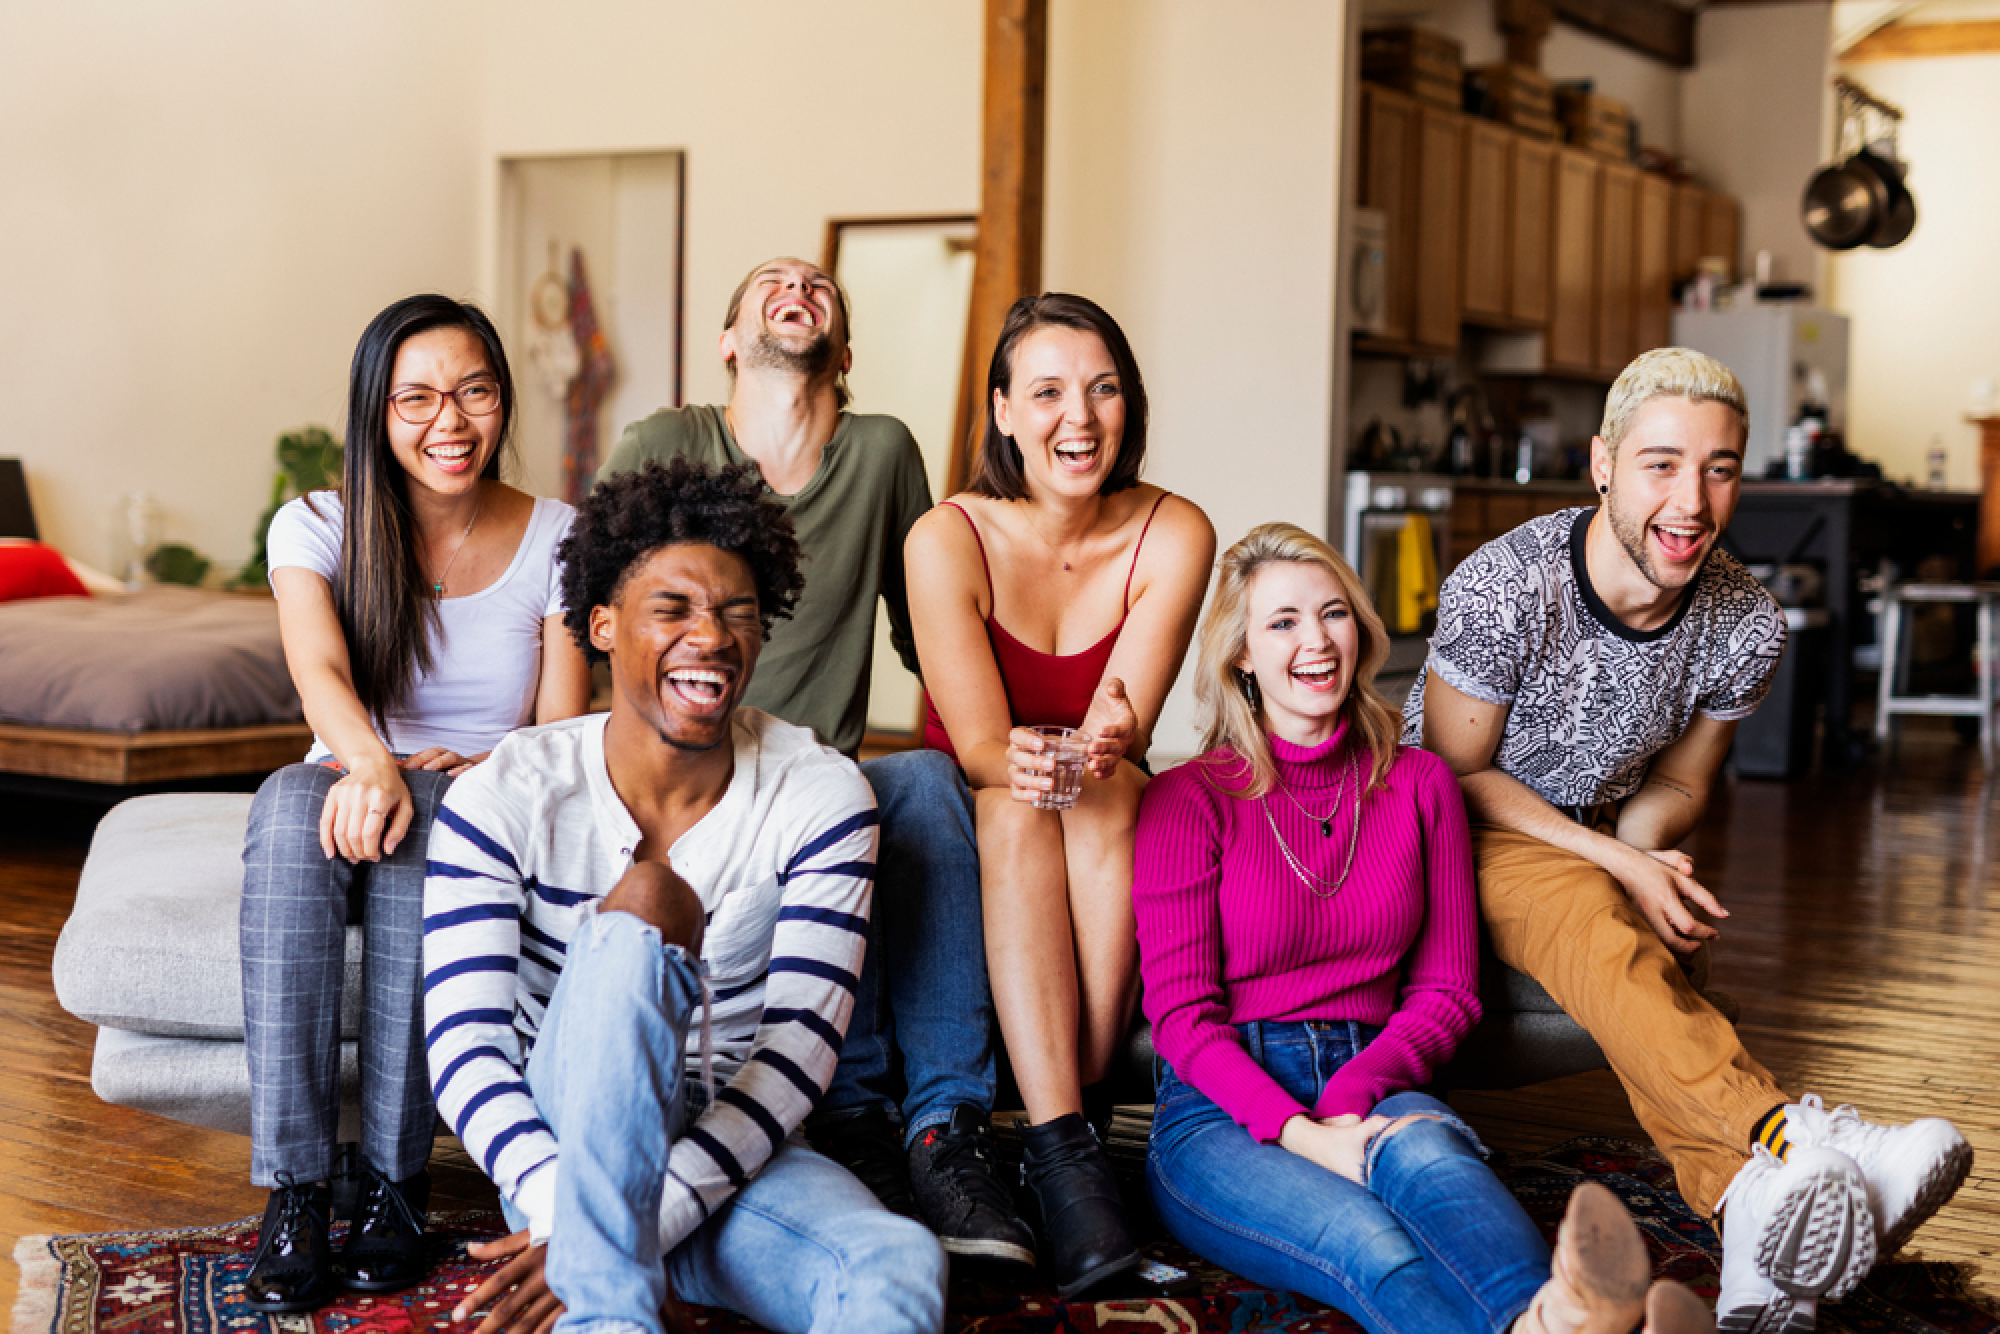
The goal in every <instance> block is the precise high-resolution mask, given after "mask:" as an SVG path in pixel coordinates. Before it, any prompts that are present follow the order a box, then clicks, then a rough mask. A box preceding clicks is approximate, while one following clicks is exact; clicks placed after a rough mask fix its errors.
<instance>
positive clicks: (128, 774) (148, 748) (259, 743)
mask: <svg viewBox="0 0 2000 1334" xmlns="http://www.w3.org/2000/svg"><path fill="white" fill-rule="evenodd" d="M38 535H39V533H38V528H37V525H36V523H35V512H34V507H33V505H32V504H30V503H29V499H28V487H27V477H26V474H25V473H24V471H23V470H22V467H21V462H20V460H19V459H0V537H26V538H29V539H33V538H35V537H37V536H38ZM311 745H312V728H310V727H308V726H306V725H305V724H304V723H303V722H296V723H262V724H259V725H258V726H255V727H204V728H195V729H192V730H187V731H177V732H100V731H95V730H92V729H89V728H81V727H34V726H30V725H26V724H22V723H0V775H7V774H11V775H19V776H21V777H24V778H46V779H55V780H57V781H58V782H74V783H101V784H104V785H106V786H110V787H135V786H139V785H142V784H148V783H177V782H185V781H187V780H190V779H203V778H222V777H238V776H241V775H245V774H260V773H269V772H271V771H272V770H273V769H280V768H283V767H284V766H285V765H287V764H291V763H293V762H294V761H296V760H300V759H303V758H304V757H305V753H306V751H307V749H308V748H309V747H310V746H311Z"/></svg>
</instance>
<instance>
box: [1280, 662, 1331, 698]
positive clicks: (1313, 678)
mask: <svg viewBox="0 0 2000 1334" xmlns="http://www.w3.org/2000/svg"><path fill="white" fill-rule="evenodd" d="M1291 676H1292V679H1293V680H1294V681H1297V682H1298V683H1299V684H1300V685H1302V686H1304V687H1305V688H1306V689H1308V690H1312V691H1327V690H1332V689H1333V688H1334V687H1335V686H1337V685H1339V684H1340V662H1339V660H1338V659H1329V660H1328V661H1326V662H1309V663H1307V664H1306V665H1305V666H1303V667H1294V668H1292V672H1291Z"/></svg>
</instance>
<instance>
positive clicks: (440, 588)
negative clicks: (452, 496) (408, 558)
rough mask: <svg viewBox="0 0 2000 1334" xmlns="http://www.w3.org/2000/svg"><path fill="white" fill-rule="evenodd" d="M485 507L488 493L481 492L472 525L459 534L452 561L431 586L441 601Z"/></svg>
mask: <svg viewBox="0 0 2000 1334" xmlns="http://www.w3.org/2000/svg"><path fill="white" fill-rule="evenodd" d="M485 505H486V493H485V492H484V491H481V492H480V493H479V501H478V503H477V504H475V505H474V506H473V507H472V521H471V523H468V524H466V525H465V531H464V532H463V533H460V534H459V536H458V545H457V546H455V547H453V548H452V549H451V559H450V560H448V561H446V562H445V563H444V568H443V569H442V570H439V571H438V577H437V581H436V582H435V583H433V584H432V585H431V596H432V597H434V598H439V599H442V598H443V597H444V581H445V579H446V578H447V577H448V576H449V575H450V574H451V567H452V566H454V565H456V564H458V553H459V552H461V551H463V550H465V539H466V538H468V537H471V536H472V525H473V524H475V523H478V522H479V511H480V510H481V509H483V508H485Z"/></svg>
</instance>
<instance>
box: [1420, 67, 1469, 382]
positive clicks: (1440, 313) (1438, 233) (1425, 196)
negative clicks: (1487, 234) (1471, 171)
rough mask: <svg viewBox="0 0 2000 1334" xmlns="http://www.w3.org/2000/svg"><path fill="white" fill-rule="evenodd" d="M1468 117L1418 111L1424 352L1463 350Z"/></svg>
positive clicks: (1426, 109)
mask: <svg viewBox="0 0 2000 1334" xmlns="http://www.w3.org/2000/svg"><path fill="white" fill-rule="evenodd" d="M1465 129H1466V118H1465V117H1464V116H1462V115H1459V114H1458V113H1457V112H1454V111H1440V110H1438V109H1437V108H1436V107H1430V106H1419V107H1418V108H1417V180H1416V185H1417V197H1416V201H1415V203H1414V205H1413V207H1412V210H1411V211H1412V212H1413V213H1414V214H1415V219H1414V221H1415V224H1416V226H1415V242H1416V243H1415V247H1414V254H1415V256H1416V272H1415V274H1414V275H1413V278H1414V287H1415V291H1414V292H1413V293H1412V313H1411V326H1410V341H1411V342H1413V343H1415V344H1416V346H1417V348H1418V349H1419V350H1420V351H1426V352H1432V353H1443V354H1445V355H1450V354H1451V353H1452V352H1454V351H1456V350H1457V348H1458V323H1459V283H1458V275H1459V237H1460V234H1461V230H1462V228H1463V225H1464V221H1465V207H1464V202H1463V200H1464V195H1463V189H1464V184H1465V181H1464V177H1465Z"/></svg>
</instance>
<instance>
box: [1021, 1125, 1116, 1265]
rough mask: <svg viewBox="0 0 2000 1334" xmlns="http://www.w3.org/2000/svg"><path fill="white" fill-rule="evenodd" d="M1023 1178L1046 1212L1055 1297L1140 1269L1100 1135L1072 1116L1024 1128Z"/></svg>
mask: <svg viewBox="0 0 2000 1334" xmlns="http://www.w3.org/2000/svg"><path fill="white" fill-rule="evenodd" d="M1021 1175H1022V1177H1023V1178H1024V1179H1025V1180H1026V1181H1027V1183H1028V1185H1029V1187H1031V1188H1032V1189H1033V1190H1034V1192H1035V1199H1036V1201H1037V1202H1039V1203H1040V1205H1041V1208H1042V1232H1043V1234H1044V1235H1045V1236H1047V1238H1048V1242H1049V1254H1050V1257H1051V1259H1052V1260H1053V1261H1054V1263H1055V1269H1056V1274H1055V1278H1056V1293H1057V1295H1058V1296H1060V1297H1063V1298H1065V1299H1067V1298H1070V1297H1074V1296H1076V1295H1077V1294H1078V1293H1080V1292H1083V1291H1084V1290H1086V1289H1088V1288H1092V1287H1095V1286H1096V1285H1098V1284H1099V1283H1102V1282H1104V1281H1105V1280H1106V1279H1109V1278H1115V1277H1116V1276H1118V1275H1119V1274H1122V1273H1125V1272H1126V1271H1128V1270H1132V1269H1136V1268H1138V1266H1139V1248H1138V1246H1136V1245H1135V1244H1133V1241H1132V1234H1131V1233H1130V1232H1128V1231H1126V1230H1125V1216H1124V1212H1123V1210H1121V1209H1120V1207H1119V1203H1118V1183H1117V1182H1116V1181H1114V1180H1112V1177H1111V1164H1110V1163H1109V1162H1107V1161H1106V1160H1105V1157H1104V1150H1103V1149H1102V1148H1100V1147H1099V1146H1098V1143H1097V1137H1096V1136H1095V1135H1092V1134H1091V1133H1090V1127H1089V1126H1088V1125H1087V1124H1085V1122H1084V1119H1083V1118H1082V1117H1081V1116H1078V1115H1077V1114H1075V1113H1074V1112H1072V1113H1071V1114H1070V1115H1068V1116H1059V1117H1057V1118H1056V1119H1055V1120H1053V1121H1044V1122H1043V1123H1042V1124H1040V1125H1038V1126H1023V1127H1022V1128H1021Z"/></svg>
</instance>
